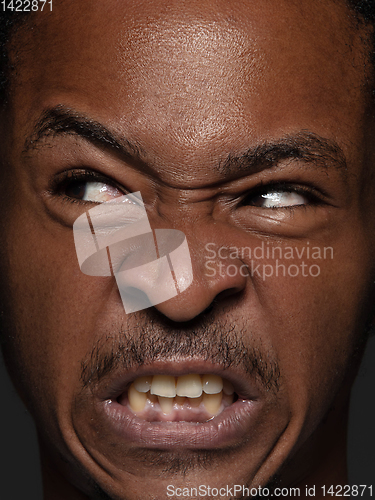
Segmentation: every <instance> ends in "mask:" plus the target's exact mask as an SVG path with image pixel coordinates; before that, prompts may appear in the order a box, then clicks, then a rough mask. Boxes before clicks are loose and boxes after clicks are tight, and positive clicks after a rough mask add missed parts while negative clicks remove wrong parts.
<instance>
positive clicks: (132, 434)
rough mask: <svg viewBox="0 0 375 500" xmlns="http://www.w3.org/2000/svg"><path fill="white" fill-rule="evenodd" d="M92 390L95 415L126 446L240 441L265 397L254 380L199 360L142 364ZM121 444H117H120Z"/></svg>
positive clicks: (189, 445) (256, 417) (254, 422)
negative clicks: (138, 367) (134, 370)
mask: <svg viewBox="0 0 375 500" xmlns="http://www.w3.org/2000/svg"><path fill="white" fill-rule="evenodd" d="M137 371H138V373H129V372H127V373H126V372H125V373H118V375H116V376H112V377H111V380H110V381H108V379H107V380H105V379H104V380H103V382H102V384H101V386H100V387H99V388H98V389H97V391H95V401H96V410H95V411H97V412H98V413H97V417H94V418H93V420H92V422H93V425H96V421H99V422H101V423H102V425H103V426H105V427H106V428H107V429H108V432H110V433H113V434H114V435H116V436H117V437H116V439H115V441H116V442H117V443H118V444H119V443H123V444H124V446H126V447H129V446H131V447H133V446H136V447H139V448H147V449H151V448H157V449H175V448H179V449H181V448H183V449H203V448H204V449H208V448H217V447H220V448H221V447H225V446H235V445H240V444H241V443H244V439H245V436H248V435H251V434H249V433H251V432H252V430H254V428H255V427H256V426H257V425H259V423H260V420H261V418H262V417H261V415H262V413H263V411H264V407H265V402H266V400H267V398H266V397H265V395H264V393H263V392H262V390H260V388H259V386H258V383H257V381H256V379H255V378H254V377H252V376H249V375H246V374H244V373H243V372H241V371H239V370H236V369H235V368H231V369H222V368H221V367H220V366H215V365H210V364H209V363H207V362H204V361H185V360H184V361H182V362H180V363H176V362H174V361H171V362H167V363H165V362H161V363H153V365H152V367H151V366H150V365H148V366H146V365H144V366H143V367H142V368H141V369H139V370H137ZM119 445H120V444H119Z"/></svg>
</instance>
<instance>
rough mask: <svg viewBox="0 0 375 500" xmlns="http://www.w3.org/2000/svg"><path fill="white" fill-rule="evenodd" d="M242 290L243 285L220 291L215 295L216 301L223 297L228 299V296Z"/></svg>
mask: <svg viewBox="0 0 375 500" xmlns="http://www.w3.org/2000/svg"><path fill="white" fill-rule="evenodd" d="M241 291H242V287H232V288H226V289H225V290H223V291H222V292H220V293H218V294H217V295H216V297H215V301H219V300H221V299H226V298H227V297H231V296H232V295H235V294H236V293H239V292H241Z"/></svg>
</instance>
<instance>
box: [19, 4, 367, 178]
mask: <svg viewBox="0 0 375 500" xmlns="http://www.w3.org/2000/svg"><path fill="white" fill-rule="evenodd" d="M348 13H349V11H348V10H347V8H346V6H345V3H344V2H334V1H332V2H331V1H328V2H326V1H324V2H323V1H310V0H303V1H298V2H297V1H290V0H288V1H287V0H262V1H259V2H258V1H256V2H248V1H239V0H235V1H231V2H228V1H220V0H216V1H214V0H204V1H199V2H198V1H189V2H185V1H181V2H174V1H148V2H128V1H123V2H117V1H112V0H109V1H107V2H102V1H100V0H81V1H80V2H79V4H78V3H77V2H73V1H61V2H58V1H56V3H55V5H54V12H52V13H51V14H48V15H47V14H46V15H43V13H39V14H38V15H37V16H36V17H35V18H34V20H33V22H34V23H35V27H34V29H33V30H28V31H26V30H24V32H23V33H22V35H21V36H22V37H23V43H22V45H23V46H24V47H27V48H26V50H24V51H23V53H22V56H21V59H20V60H19V68H20V70H19V71H18V74H17V82H18V86H17V87H16V89H17V91H16V94H15V96H16V97H15V101H16V102H17V108H18V110H21V109H22V111H19V113H20V116H19V127H20V129H21V130H22V128H26V127H27V124H26V122H25V121H24V120H23V117H22V115H23V116H26V115H27V116H28V117H31V116H35V117H37V116H38V115H39V114H40V113H41V111H42V110H43V109H44V108H45V107H48V106H53V105H56V104H64V105H66V106H68V107H71V108H73V109H77V110H78V111H80V112H81V113H86V114H87V115H89V116H92V117H93V118H95V119H98V120H99V121H101V122H104V123H106V124H107V125H109V126H111V127H112V128H113V129H116V130H117V131H118V132H120V133H121V134H124V135H125V136H126V137H128V138H129V139H131V140H136V141H137V142H138V143H140V144H141V145H142V146H144V147H145V148H147V149H148V150H149V152H150V153H151V154H152V155H153V157H154V158H156V162H157V161H158V160H157V159H158V158H159V162H160V163H162V164H163V166H164V168H166V169H168V159H167V158H166V154H165V153H164V152H163V151H164V149H166V148H167V147H168V152H169V154H171V155H172V156H175V155H176V154H181V150H183V151H184V159H185V160H186V161H190V162H194V161H196V159H197V158H196V155H197V152H199V155H200V161H207V162H209V161H210V159H211V158H212V157H213V156H215V154H216V151H217V150H218V146H219V145H220V148H221V149H224V148H226V149H227V150H229V151H231V150H241V149H244V148H246V147H248V146H249V143H256V142H257V141H259V140H260V139H262V140H264V139H267V138H274V137H277V136H280V135H282V134H285V133H289V132H295V131H299V130H309V129H311V128H313V129H315V130H314V132H316V133H321V135H323V136H328V138H330V139H334V140H337V137H335V136H334V134H335V132H334V130H335V129H336V128H337V127H336V124H337V123H338V122H339V123H340V124H341V127H340V132H341V134H342V135H343V136H345V137H346V138H347V139H348V140H349V141H351V142H356V139H357V138H356V137H354V135H355V134H356V132H355V130H358V127H357V128H355V127H354V126H353V124H358V123H359V122H360V121H361V120H362V114H363V94H364V93H363V85H364V82H365V78H366V75H365V58H366V55H365V48H364V46H363V43H362V41H361V37H362V39H363V33H361V31H360V30H358V29H354V28H353V26H352V21H351V18H350V16H349V15H348ZM353 103H356V105H353ZM26 110H27V111H26ZM22 121H23V123H22ZM29 122H30V120H29ZM234 131H235V133H233V132H234ZM327 131H329V132H328V133H327ZM228 132H229V133H228ZM25 133H26V130H25ZM150 138H152V140H150ZM202 155H203V156H204V157H205V158H202ZM172 163H173V162H172Z"/></svg>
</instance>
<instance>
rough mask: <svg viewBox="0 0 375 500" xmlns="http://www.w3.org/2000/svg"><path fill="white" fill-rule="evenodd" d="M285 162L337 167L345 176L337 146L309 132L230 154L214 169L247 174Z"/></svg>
mask: <svg viewBox="0 0 375 500" xmlns="http://www.w3.org/2000/svg"><path fill="white" fill-rule="evenodd" d="M288 160H289V161H297V160H300V161H303V162H305V163H310V164H312V165H313V166H315V167H317V168H324V169H328V168H336V169H338V170H339V171H340V172H341V173H342V175H343V176H344V177H345V174H346V170H347V161H346V157H345V154H344V152H343V150H342V149H341V148H340V146H339V145H338V144H337V143H336V142H335V141H333V140H330V139H326V138H324V137H320V136H319V135H317V134H314V133H312V132H308V131H302V132H299V133H297V134H294V135H286V136H284V137H282V138H281V139H278V140H276V141H270V142H264V143H263V144H258V145H256V146H254V147H252V148H250V149H248V150H247V151H246V152H245V153H243V154H241V155H232V154H229V155H228V156H227V157H226V158H225V160H224V161H222V162H220V164H219V165H218V167H217V170H218V171H219V173H220V174H222V175H224V176H231V175H235V174H237V175H238V174H242V173H243V174H247V173H248V174H250V173H256V172H259V171H261V170H264V169H267V168H273V167H276V166H277V165H278V164H279V163H281V162H282V161H288Z"/></svg>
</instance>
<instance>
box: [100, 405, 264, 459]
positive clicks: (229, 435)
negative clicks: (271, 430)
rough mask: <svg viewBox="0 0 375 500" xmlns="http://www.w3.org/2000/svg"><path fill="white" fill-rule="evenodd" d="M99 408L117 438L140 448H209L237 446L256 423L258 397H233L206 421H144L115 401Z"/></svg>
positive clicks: (258, 409)
mask: <svg viewBox="0 0 375 500" xmlns="http://www.w3.org/2000/svg"><path fill="white" fill-rule="evenodd" d="M99 404H100V405H101V408H100V409H99V411H100V412H101V413H102V414H103V413H104V419H105V420H106V421H107V425H108V426H109V427H110V428H111V429H112V431H113V432H114V433H115V434H116V435H117V436H118V438H119V439H121V440H124V441H126V442H127V443H128V444H133V445H136V446H139V447H142V448H150V449H152V448H154V449H155V448H160V449H163V450H167V449H175V448H184V449H210V448H211V449H212V448H222V447H227V446H234V445H239V444H241V442H243V440H244V438H245V437H246V436H248V435H249V433H250V432H251V430H252V429H253V428H254V426H255V425H256V423H257V421H258V419H259V415H260V412H261V406H262V404H261V402H260V401H259V400H237V401H236V402H235V403H233V404H232V405H230V406H228V407H227V408H225V409H224V410H223V411H222V412H221V413H220V414H219V415H217V416H216V417H214V418H212V419H211V420H208V421H207V422H199V423H198V422H147V421H146V420H142V419H140V418H139V417H137V416H136V415H135V414H134V413H132V412H131V411H130V409H129V408H127V407H126V406H123V405H121V404H119V403H118V402H117V401H116V400H107V401H101V402H100V403H99Z"/></svg>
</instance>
